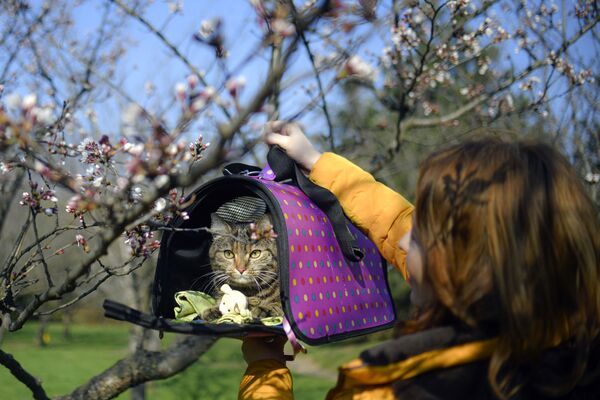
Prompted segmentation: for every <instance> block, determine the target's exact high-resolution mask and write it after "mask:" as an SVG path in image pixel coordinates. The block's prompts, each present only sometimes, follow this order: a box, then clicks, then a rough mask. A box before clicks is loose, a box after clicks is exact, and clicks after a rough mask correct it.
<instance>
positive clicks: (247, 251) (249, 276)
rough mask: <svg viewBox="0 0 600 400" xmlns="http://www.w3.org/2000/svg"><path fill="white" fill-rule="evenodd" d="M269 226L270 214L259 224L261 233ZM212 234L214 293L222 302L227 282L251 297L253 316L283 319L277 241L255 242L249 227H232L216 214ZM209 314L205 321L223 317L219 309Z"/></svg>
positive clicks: (210, 254)
mask: <svg viewBox="0 0 600 400" xmlns="http://www.w3.org/2000/svg"><path fill="white" fill-rule="evenodd" d="M270 225H271V219H270V217H269V215H268V214H266V215H264V216H263V217H262V218H261V219H259V220H258V221H257V222H256V226H257V229H258V230H259V231H263V230H265V229H266V228H267V227H269V226H270ZM266 230H268V229H266ZM211 232H212V234H213V243H212V245H211V247H210V249H209V257H210V262H211V267H212V270H213V272H212V276H211V278H212V279H211V285H210V288H209V289H210V291H212V293H211V294H212V295H213V296H214V297H216V298H217V299H219V300H220V298H221V296H222V293H220V291H219V288H220V287H221V286H222V285H223V284H225V283H226V284H228V285H229V286H231V287H232V288H233V289H235V290H239V291H240V292H242V293H244V294H245V295H246V296H247V297H248V304H249V309H250V311H251V312H252V316H253V317H255V318H264V317H272V316H282V315H283V310H282V307H281V300H280V287H279V264H278V262H277V246H276V242H275V239H260V240H255V241H252V240H250V224H245V223H244V224H230V223H228V222H226V221H225V220H223V219H222V218H220V217H219V216H218V215H216V214H213V215H212V223H211ZM210 311H211V312H210V313H205V315H203V317H205V318H204V319H206V320H211V319H214V317H217V318H218V317H219V316H220V313H218V309H217V310H216V311H215V310H210Z"/></svg>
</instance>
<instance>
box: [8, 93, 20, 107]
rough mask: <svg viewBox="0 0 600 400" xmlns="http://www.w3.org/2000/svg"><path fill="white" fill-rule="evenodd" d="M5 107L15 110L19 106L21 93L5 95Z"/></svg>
mask: <svg viewBox="0 0 600 400" xmlns="http://www.w3.org/2000/svg"><path fill="white" fill-rule="evenodd" d="M6 107H8V108H9V109H11V110H16V109H18V108H19V107H21V95H20V94H18V93H11V94H9V95H7V96H6Z"/></svg>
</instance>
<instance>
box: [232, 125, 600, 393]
mask: <svg viewBox="0 0 600 400" xmlns="http://www.w3.org/2000/svg"><path fill="white" fill-rule="evenodd" d="M267 131H268V134H267V137H266V141H267V142H268V143H269V144H277V145H279V146H281V147H282V148H283V149H284V150H285V151H286V152H287V153H288V155H290V157H292V158H293V159H295V160H296V162H298V163H299V164H300V165H301V166H302V167H303V168H304V169H306V171H307V172H310V175H309V177H310V179H312V180H313V181H315V182H316V183H317V184H319V185H321V186H324V187H326V188H328V189H329V190H331V191H332V192H333V193H334V194H335V195H336V196H337V197H338V198H339V199H340V202H341V204H342V207H343V208H344V211H345V212H346V214H347V215H348V216H349V217H350V219H352V221H353V222H354V223H355V224H357V225H358V226H359V227H360V228H361V229H363V230H364V231H365V232H367V234H368V235H369V237H370V238H371V239H372V240H373V241H374V242H375V243H376V244H377V246H378V247H379V249H380V250H381V251H382V254H383V255H384V257H385V258H386V259H387V260H388V261H390V262H391V263H392V264H394V265H396V266H397V267H398V268H399V269H400V271H401V272H403V273H404V275H405V277H406V278H407V279H408V280H409V282H410V284H411V287H412V293H411V301H412V302H413V304H414V305H415V306H416V307H417V310H418V313H417V314H416V316H415V317H414V319H412V320H411V321H408V322H407V323H406V324H405V327H404V329H405V331H406V332H409V331H410V332H412V333H410V334H406V335H404V336H401V337H399V338H397V339H395V340H391V341H389V342H386V343H383V344H381V345H379V346H377V347H375V348H373V349H370V350H367V351H365V352H363V353H362V354H361V355H360V357H359V358H358V359H355V360H353V361H351V362H350V363H347V364H345V365H343V366H341V367H340V372H339V379H338V383H337V385H336V386H335V387H334V388H333V389H332V390H331V391H330V392H329V394H328V396H327V398H328V399H394V398H400V399H422V398H424V399H466V398H469V399H494V398H500V399H504V398H514V399H550V398H569V399H572V398H577V399H579V398H586V399H588V398H589V399H591V398H600V342H599V341H600V336H599V331H600V224H599V221H598V214H597V210H596V209H595V207H594V205H593V203H592V202H591V200H590V199H589V197H588V196H587V195H586V193H585V192H584V189H583V187H582V185H581V184H580V181H579V179H578V177H577V176H576V174H575V172H574V171H573V169H572V168H571V167H570V165H569V164H568V162H567V161H566V160H565V159H564V157H562V156H561V155H560V154H558V153H557V152H556V151H555V150H553V149H552V148H551V147H549V146H547V145H544V144H540V143H529V142H518V143H504V142H501V141H496V140H483V141H478V142H468V143H464V144H460V145H455V146H453V147H450V148H448V149H445V150H441V151H439V152H437V153H434V154H432V155H431V156H429V157H428V158H427V159H426V160H425V161H424V162H423V164H422V166H421V169H420V174H419V180H418V183H417V191H416V207H415V209H414V212H413V208H412V207H411V206H410V204H408V202H406V200H404V199H403V198H402V197H401V196H400V195H398V194H394V193H393V192H392V191H391V190H390V189H388V188H385V187H384V186H383V185H381V184H379V183H377V182H375V181H374V180H373V178H372V177H371V176H370V175H369V174H367V173H366V172H364V171H362V170H360V169H359V168H358V167H356V166H354V165H352V164H351V163H349V162H348V161H346V160H344V159H343V158H341V157H339V156H336V155H334V154H331V153H325V154H320V153H319V152H317V151H316V150H315V149H314V148H313V147H312V145H311V144H310V142H309V141H308V139H307V138H306V136H304V134H303V133H302V131H301V130H300V129H299V128H298V126H296V125H294V124H286V123H283V122H274V123H270V124H269V125H268V126H267ZM411 219H412V229H411ZM398 239H400V240H398ZM396 242H399V243H398V244H399V247H396V246H394V245H395V244H396ZM405 261H406V269H405V268H404V262H405ZM283 344H284V341H282V340H276V341H275V342H274V343H265V341H264V340H261V339H247V340H245V341H244V344H243V345H242V351H243V353H244V357H245V359H246V361H247V362H248V369H247V371H246V375H245V376H244V378H243V380H242V383H241V385H240V395H239V398H240V399H291V398H292V397H293V395H292V384H291V375H290V373H289V370H288V369H287V368H286V367H285V360H284V357H283Z"/></svg>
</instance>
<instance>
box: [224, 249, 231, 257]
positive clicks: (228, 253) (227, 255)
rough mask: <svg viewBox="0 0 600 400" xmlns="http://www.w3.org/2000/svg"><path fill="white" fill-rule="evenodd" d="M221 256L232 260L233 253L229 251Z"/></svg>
mask: <svg viewBox="0 0 600 400" xmlns="http://www.w3.org/2000/svg"><path fill="white" fill-rule="evenodd" d="M223 255H224V256H225V258H233V251H231V250H225V251H224V252H223Z"/></svg>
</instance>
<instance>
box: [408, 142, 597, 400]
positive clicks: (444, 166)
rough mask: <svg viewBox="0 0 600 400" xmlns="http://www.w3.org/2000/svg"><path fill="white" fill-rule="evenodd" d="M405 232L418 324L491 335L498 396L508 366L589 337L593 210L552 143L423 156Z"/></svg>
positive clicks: (475, 145) (474, 147) (593, 323)
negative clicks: (416, 265)
mask: <svg viewBox="0 0 600 400" xmlns="http://www.w3.org/2000/svg"><path fill="white" fill-rule="evenodd" d="M412 235H413V240H412V243H411V249H412V251H414V249H415V248H417V249H418V251H419V257H420V258H421V262H422V285H421V286H423V287H424V288H425V289H426V290H429V291H430V292H431V294H430V296H429V298H428V301H427V303H426V305H425V307H424V309H423V310H422V311H423V312H422V313H421V319H420V320H419V321H418V323H419V324H421V326H431V325H434V324H439V323H444V322H445V321H447V320H448V319H454V320H459V321H462V322H463V323H464V324H467V325H469V326H472V327H475V328H478V329H481V330H483V331H487V332H489V333H491V334H494V335H498V337H499V344H498V347H497V349H496V351H495V354H494V355H493V357H492V360H491V363H490V376H491V378H492V384H493V385H495V388H496V389H499V386H498V385H497V384H496V383H495V382H496V378H497V375H498V372H499V370H500V367H502V366H503V365H505V364H506V363H507V362H514V361H517V362H518V361H519V360H525V359H530V358H531V357H535V355H536V354H539V352H540V351H541V350H542V349H544V348H547V347H550V346H552V345H554V344H558V343H559V342H561V341H562V340H565V339H567V338H576V340H584V341H589V340H590V338H593V337H594V336H596V335H597V334H598V330H599V326H600V322H599V321H600V226H599V222H598V214H597V210H596V209H595V207H594V205H593V203H592V202H591V200H590V199H589V197H588V196H587V195H586V193H585V191H584V189H583V187H582V185H581V183H580V180H579V178H578V177H577V176H576V174H575V172H574V170H573V169H572V168H571V166H570V165H569V164H568V162H567V161H566V160H565V158H564V157H562V156H561V155H560V154H559V153H558V152H556V151H555V150H553V149H552V148H551V147H550V146H548V145H545V144H541V143H530V142H519V143H504V142H500V141H496V140H484V141H478V142H469V143H464V144H461V145H457V146H453V147H451V148H448V149H446V150H443V151H440V152H437V153H435V154H433V155H431V156H430V157H429V158H427V159H426V160H425V162H424V163H423V164H422V167H421V171H420V176H419V181H418V184H417V200H416V217H415V224H414V227H413V233H412ZM413 246H415V247H413ZM408 261H409V267H410V260H408ZM421 289H422V288H421ZM500 386H503V385H502V383H501V384H500ZM500 389H501V388H500Z"/></svg>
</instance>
